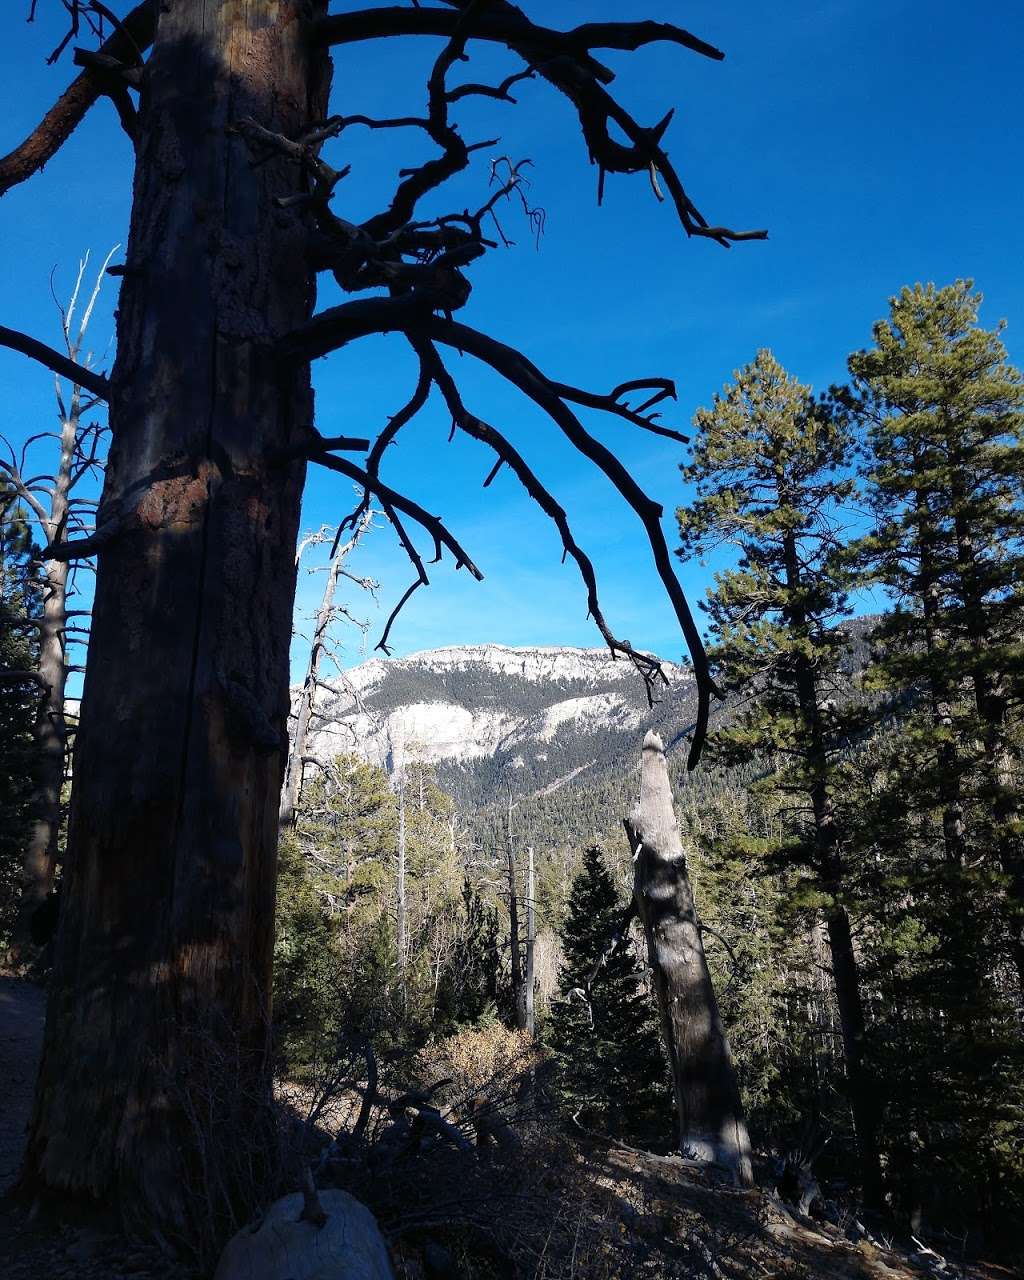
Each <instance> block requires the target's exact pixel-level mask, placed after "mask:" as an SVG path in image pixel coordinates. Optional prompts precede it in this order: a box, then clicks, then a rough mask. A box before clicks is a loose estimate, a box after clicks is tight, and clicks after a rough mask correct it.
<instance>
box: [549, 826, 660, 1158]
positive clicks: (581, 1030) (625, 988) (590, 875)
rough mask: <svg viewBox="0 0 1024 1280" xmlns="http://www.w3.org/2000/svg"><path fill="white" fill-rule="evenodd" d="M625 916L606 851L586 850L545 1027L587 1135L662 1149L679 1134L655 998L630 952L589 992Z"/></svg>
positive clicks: (619, 953)
mask: <svg viewBox="0 0 1024 1280" xmlns="http://www.w3.org/2000/svg"><path fill="white" fill-rule="evenodd" d="M621 917H622V904H621V903H620V901H619V898H618V895H617V894H616V892H615V885H614V883H613V881H612V878H611V876H610V875H609V873H608V869H607V867H606V866H605V863H604V859H603V857H602V854H601V850H600V849H599V848H597V847H596V846H594V847H592V848H590V849H588V850H587V852H586V855H585V857H584V860H583V867H582V869H581V870H580V873H579V875H577V877H576V879H575V880H574V881H573V886H572V891H571V893H570V895H569V905H568V911H567V913H566V917H565V921H564V923H563V925H562V931H561V941H562V950H563V953H564V963H563V967H562V970H561V973H560V975H559V988H560V997H559V999H558V1000H557V1001H556V1003H555V1004H554V1007H553V1009H552V1012H551V1018H550V1022H549V1024H548V1028H547V1037H548V1044H549V1046H550V1048H551V1051H552V1054H553V1057H554V1060H555V1063H556V1068H557V1076H556V1089H557V1092H558V1096H559V1099H560V1102H561V1104H562V1106H563V1107H564V1109H565V1110H566V1112H568V1113H569V1114H570V1115H573V1116H577V1117H578V1119H579V1122H580V1123H581V1124H583V1125H585V1126H587V1127H588V1128H596V1129H601V1130H602V1131H604V1132H606V1133H610V1134H613V1135H615V1136H624V1137H632V1138H634V1139H636V1140H641V1141H645V1142H651V1143H661V1142H664V1141H665V1140H666V1139H667V1138H669V1137H670V1135H671V1133H672V1129H673V1118H672V1099H671V1091H670V1086H669V1079H668V1069H667V1065H666V1062H665V1055H664V1050H663V1048H662V1044H661V1037H660V1034H659V1031H658V1026H657V1021H656V1014H655V1006H654V1000H653V997H652V996H651V995H650V994H649V993H648V992H646V991H645V990H644V989H643V983H642V973H641V970H640V968H639V966H638V964H637V960H636V958H635V956H634V955H633V954H631V952H630V949H629V948H628V947H620V948H618V949H617V950H616V951H615V952H614V953H613V954H612V955H611V956H610V957H609V959H608V961H607V963H606V964H605V965H604V966H603V967H602V968H601V970H600V972H599V973H598V976H597V977H596V979H595V981H594V983H593V985H592V987H591V989H590V996H589V1001H588V1000H587V999H586V988H587V984H588V981H589V978H590V975H591V973H592V971H593V970H594V968H595V966H596V964H597V962H598V959H599V958H600V956H601V954H602V952H603V951H604V949H605V947H606V945H607V944H608V943H609V941H610V940H611V938H612V937H613V935H614V933H615V930H616V928H617V927H618V924H619V922H620V920H621Z"/></svg>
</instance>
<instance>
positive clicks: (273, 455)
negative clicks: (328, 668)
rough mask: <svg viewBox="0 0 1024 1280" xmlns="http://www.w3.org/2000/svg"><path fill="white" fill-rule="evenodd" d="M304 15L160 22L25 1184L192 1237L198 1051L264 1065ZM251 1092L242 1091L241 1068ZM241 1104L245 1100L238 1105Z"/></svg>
mask: <svg viewBox="0 0 1024 1280" xmlns="http://www.w3.org/2000/svg"><path fill="white" fill-rule="evenodd" d="M322 8H323V6H322V5H319V4H313V5H310V4H308V3H307V2H306V0H248V3H247V4H246V5H244V6H240V5H236V4H226V3H221V4H211V3H209V0H175V2H174V3H173V4H164V5H162V6H158V9H159V19H158V26H157V31H156V38H155V42H154V47H153V53H152V57H151V59H150V61H149V63H148V64H147V67H146V71H145V77H144V83H143V90H142V100H141V111H140V116H139V122H138V130H137V134H138V136H137V139H136V142H137V169H136V177H135V190H134V202H133V210H132V220H131V232H130V241H129V248H128V254H127V264H126V266H125V268H124V276H123V286H122V291H121V300H120V308H119V315H118V345H117V360H116V363H115V367H114V371H113V376H112V380H111V399H110V422H111V428H112V431H113V440H114V443H113V447H112V450H111V455H110V460H109V464H108V471H107V477H106V484H105V487H104V494H103V501H102V505H101V508H100V512H99V515H98V518H97V526H98V535H97V539H96V541H97V542H99V543H100V551H99V563H98V574H97V584H96V598H95V606H94V613H93V624H92V644H91V647H90V657H89V663H88V670H87V674H86V680H85V690H84V697H83V705H82V722H81V730H80V733H79V734H78V740H77V744H76V755H75V777H76V785H75V792H74V798H73V803H72V814H71V826H70V837H69V845H68V858H67V866H66V869H65V874H66V877H67V879H68V881H69V892H67V893H66V895H65V908H64V918H63V921H62V925H61V929H60V933H59V935H58V945H57V955H56V969H55V975H54V982H53V987H52V989H51V994H50V1002H49V1010H48V1015H47V1026H46V1035H45V1042H44V1050H43V1061H42V1066H41V1070H40V1075H39V1081H38V1085H37V1091H36V1099H35V1108H34V1114H33V1118H32V1123H31V1132H30V1138H29V1146H28V1153H27V1158H26V1165H25V1168H24V1173H23V1183H24V1185H25V1186H26V1187H27V1188H30V1189H33V1190H37V1191H46V1190H55V1191H64V1192H70V1193H75V1194H77V1195H80V1196H85V1197H91V1198H97V1199H106V1198H109V1197H116V1196H118V1195H120V1201H121V1206H122V1209H123V1210H124V1211H125V1212H126V1214H127V1216H128V1217H129V1219H131V1218H132V1217H134V1215H135V1213H136V1212H141V1213H142V1214H143V1215H144V1218H145V1220H146V1221H147V1222H149V1223H152V1222H154V1221H155V1222H158V1223H160V1224H162V1225H163V1228H164V1233H165V1235H167V1234H168V1233H170V1236H171V1237H173V1236H174V1235H176V1234H177V1233H179V1232H181V1231H188V1230H189V1225H188V1224H189V1207H188V1202H187V1193H186V1184H187V1181H188V1179H187V1177H186V1176H185V1174H186V1170H184V1169H183V1167H182V1162H187V1160H188V1142H187V1136H188V1135H187V1129H186V1127H185V1125H184V1122H183V1119H182V1099H183V1098H184V1097H185V1096H186V1095H187V1094H188V1093H189V1091H190V1090H192V1089H193V1088H196V1089H201V1088H202V1081H200V1080H195V1079H194V1078H193V1076H194V1074H195V1072H196V1070H197V1065H196V1060H195V1057H194V1056H193V1055H190V1054H189V1053H188V1052H187V1046H188V1045H190V1044H193V1043H194V1040H193V1038H192V1034H191V1033H194V1032H195V1030H196V1029H197V1028H199V1029H201V1030H202V1032H203V1034H204V1035H206V1036H208V1037H211V1038H212V1039H213V1040H214V1041H215V1042H217V1041H219V1042H220V1043H221V1044H223V1045H224V1047H225V1048H226V1049H230V1050H231V1051H232V1052H233V1053H234V1054H235V1055H236V1057H237V1058H238V1060H239V1061H240V1062H242V1063H243V1064H245V1066H246V1068H247V1069H248V1071H249V1073H251V1075H252V1077H253V1081H254V1082H255V1083H256V1084H257V1085H258V1084H259V1081H260V1079H261V1076H262V1072H263V1069H264V1064H265V1060H266V1047H267V1035H268V1016H269V994H270V976H271V954H272V941H273V919H274V887H275V874H276V845H277V819H278V800H279V795H280V787H281V777H282V772H283V765H284V752H285V748H286V743H285V722H286V716H287V712H288V646H289V640H290V636H291V609H292V600H293V595H294V584H295V568H294V547H295V540H296V534H297V530H298V521H299V499H300V493H301V484H302V480H303V474H304V467H303V465H302V463H301V462H298V461H287V462H284V461H282V460H281V459H282V455H281V451H282V450H285V449H287V448H288V447H289V446H290V445H292V444H293V443H294V441H295V440H296V439H297V438H298V437H299V436H300V434H301V433H302V432H304V431H306V430H307V429H308V426H309V423H310V422H311V420H312V418H311V415H312V402H311V394H310V382H309V371H308V367H307V366H306V365H304V364H295V365H292V366H290V367H288V366H282V365H281V364H279V363H278V361H276V360H275V359H274V358H273V357H272V354H269V346H270V344H271V343H273V341H274V340H275V339H276V338H277V337H278V336H280V335H281V334H283V333H285V332H287V331H288V330H290V329H292V328H294V326H295V325H296V324H301V323H302V322H303V321H304V320H305V319H306V318H307V317H308V316H309V314H310V311H311V308H312V304H313V300H314V277H313V274H312V272H311V270H310V266H309V261H308V256H307V252H306V250H307V233H306V230H305V229H304V227H303V224H302V220H301V215H300V213H299V212H294V213H293V212H291V211H289V210H286V209H282V208H281V207H279V206H277V205H275V203H274V201H275V198H276V197H279V196H281V195H282V194H283V193H288V192H295V193H298V192H300V191H301V190H302V189H303V185H304V184H303V180H302V178H301V176H300V174H299V173H298V172H297V171H296V169H295V167H294V166H290V165H288V164H287V163H284V162H281V161H280V160H279V159H277V158H276V157H271V158H269V159H268V160H267V162H266V163H264V164H262V165H259V166H254V165H253V164H252V160H251V157H250V155H249V154H248V152H247V149H246V144H245V142H244V140H243V139H242V138H240V137H238V136H236V135H234V134H233V132H232V126H233V125H234V124H236V123H237V122H239V121H241V120H243V119H246V118H253V119H255V120H257V121H259V122H261V123H263V124H264V125H266V126H267V127H268V128H271V129H274V130H275V131H279V132H281V133H284V134H287V135H289V136H295V135H297V134H298V133H299V132H300V131H301V130H302V129H303V128H305V127H306V125H307V123H308V121H309V120H310V119H311V118H314V119H315V118H321V117H322V116H323V114H324V96H325V93H326V88H327V78H328V66H329V64H328V62H327V60H326V58H324V57H322V56H320V55H318V54H313V53H312V52H311V51H310V47H309V45H308V42H307V40H306V35H307V33H308V19H309V15H310V12H311V10H318V9H322ZM240 1074H241V1075H244V1074H246V1071H245V1070H243V1071H242V1072H241V1073H240ZM237 1084H238V1087H239V1088H242V1087H243V1086H244V1084H245V1081H244V1080H243V1079H239V1080H238V1081H237Z"/></svg>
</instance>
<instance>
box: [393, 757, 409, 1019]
mask: <svg viewBox="0 0 1024 1280" xmlns="http://www.w3.org/2000/svg"><path fill="white" fill-rule="evenodd" d="M405 834H406V833H405V759H404V757H403V759H402V763H401V765H400V766H399V770H398V872H397V885H396V890H397V896H398V911H397V925H396V934H397V938H396V942H397V947H398V984H399V988H400V990H401V994H402V1007H403V1009H407V1008H408V1003H409V995H408V990H407V988H406V974H405V970H406V954H407V948H406V931H407V927H408V926H407V923H406V900H405Z"/></svg>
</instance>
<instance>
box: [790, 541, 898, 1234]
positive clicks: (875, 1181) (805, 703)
mask: <svg viewBox="0 0 1024 1280" xmlns="http://www.w3.org/2000/svg"><path fill="white" fill-rule="evenodd" d="M784 558H785V565H786V586H787V588H788V590H789V592H790V597H791V599H799V591H800V587H801V576H800V562H799V557H798V554H797V546H796V538H795V536H794V535H793V534H792V533H790V534H787V535H786V537H785V539H784ZM786 616H787V621H788V622H789V623H790V625H791V626H792V627H793V628H794V631H795V632H796V633H797V634H800V633H801V632H803V631H804V630H805V628H806V626H807V617H806V613H805V612H804V610H803V609H802V608H801V607H799V606H792V607H790V608H789V609H787V611H786ZM794 665H795V670H794V677H795V685H796V696H797V702H798V705H799V707H800V717H801V719H802V721H803V738H804V744H803V750H804V758H805V761H806V766H807V771H808V775H809V777H810V801H811V812H812V814H813V821H814V854H815V861H816V864H817V867H818V873H819V875H820V877H821V881H822V886H823V888H824V889H825V892H826V893H827V894H828V895H829V897H830V898H831V899H832V904H831V906H829V907H828V908H827V909H826V913H825V924H826V927H827V929H828V943H829V951H830V954H831V959H832V976H833V980H834V982H835V989H836V1004H837V1005H838V1008H839V1025H840V1030H841V1032H842V1037H843V1053H844V1057H845V1060H846V1078H847V1081H848V1084H849V1092H850V1110H851V1112H852V1114H853V1126H854V1131H855V1137H856V1141H857V1155H858V1163H859V1165H860V1175H861V1190H862V1193H863V1196H864V1203H865V1204H866V1205H867V1207H868V1208H869V1209H872V1210H874V1211H876V1212H877V1211H878V1210H880V1209H881V1208H882V1165H881V1159H880V1156H879V1150H878V1107H877V1104H876V1101H875V1097H874V1094H873V1091H872V1088H871V1082H870V1080H869V1078H868V1073H867V1069H866V1063H865V1060H864V1058H865V1053H864V1050H865V1035H866V1030H867V1027H866V1021H865V1017H864V1004H863V1001H862V999H861V983H860V972H859V966H858V964H857V957H856V954H855V953H854V949H853V938H852V934H851V931H850V917H849V915H848V914H847V911H846V908H845V907H844V906H843V905H842V903H841V902H840V901H839V895H840V894H841V892H842V888H843V880H844V876H845V869H844V867H843V859H842V855H841V848H840V834H839V828H838V826H837V824H836V819H835V812H834V809H833V805H832V797H831V795H830V792H829V758H828V749H827V746H826V740H825V729H824V726H823V725H822V719H821V706H820V700H819V697H818V678H817V675H816V673H815V670H814V668H813V667H812V665H811V663H810V661H809V660H808V659H807V658H806V657H804V656H802V655H798V656H797V658H796V660H795V664H794Z"/></svg>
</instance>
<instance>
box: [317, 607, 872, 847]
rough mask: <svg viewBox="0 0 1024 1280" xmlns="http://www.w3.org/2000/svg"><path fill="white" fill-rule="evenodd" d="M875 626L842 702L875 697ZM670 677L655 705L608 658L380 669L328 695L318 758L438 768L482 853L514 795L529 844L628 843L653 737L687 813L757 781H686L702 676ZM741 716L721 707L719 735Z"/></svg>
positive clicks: (572, 655) (470, 654)
mask: <svg viewBox="0 0 1024 1280" xmlns="http://www.w3.org/2000/svg"><path fill="white" fill-rule="evenodd" d="M876 622H877V619H876V618H873V617H861V618H856V619H850V620H848V621H846V622H844V623H843V624H842V625H843V630H844V631H846V633H847V634H848V636H849V637H850V639H851V642H852V643H851V647H850V650H849V652H848V655H847V657H846V659H845V661H844V664H843V666H844V677H845V679H844V687H841V688H840V689H838V690H837V691H836V694H837V696H839V697H846V696H857V697H861V696H863V694H862V693H854V692H853V690H854V686H855V681H854V674H855V672H857V671H859V670H860V669H862V668H863V666H864V664H865V661H866V658H867V636H868V633H869V632H870V630H871V628H872V627H873V626H874V624H875V623H876ZM664 670H665V675H666V677H667V680H668V683H667V685H665V686H664V687H662V688H660V689H658V690H657V692H656V700H655V703H654V705H653V706H649V705H648V701H647V694H646V689H645V686H644V682H643V680H642V679H641V677H640V676H639V674H638V673H637V672H636V670H635V669H634V668H633V667H632V666H631V665H630V664H629V663H628V662H626V661H624V660H623V659H621V658H620V659H619V660H617V661H616V660H613V659H612V658H611V656H610V654H609V653H608V651H607V650H606V649H570V648H557V647H542V646H541V647H533V648H511V647H509V646H507V645H499V644H481V645H461V646H455V647H451V648H446V649H433V650H429V651H427V652H424V653H415V654H411V655H410V656H409V657H406V658H398V659H374V660H372V661H370V662H365V663H363V664H362V665H361V666H358V667H355V668H353V669H352V670H350V671H348V672H346V673H345V676H344V677H343V678H339V679H336V680H334V681H331V682H330V683H329V684H328V685H327V686H325V687H324V688H323V689H321V690H320V691H319V693H318V698H317V706H316V710H317V718H316V721H315V723H316V726H317V727H316V730H315V732H314V734H313V736H312V738H311V742H310V744H309V745H310V754H312V755H315V756H316V757H317V758H318V759H320V760H328V759H330V758H331V757H333V756H336V755H338V754H339V753H341V752H353V753H355V754H357V755H359V756H361V757H363V758H364V759H367V760H370V761H372V762H373V763H375V764H380V765H384V766H385V767H386V768H388V769H389V770H393V769H394V768H395V766H396V764H398V763H400V762H402V761H403V760H404V761H406V762H411V761H427V762H429V763H430V764H432V765H433V766H434V769H435V772H436V773H437V777H438V782H439V783H440V784H441V786H442V787H443V788H444V789H445V790H446V791H447V792H448V793H449V794H450V795H451V796H453V797H454V799H455V801H456V804H457V806H458V808H459V810H460V811H461V812H462V814H463V815H465V818H466V820H467V823H468V826H469V828H470V830H471V833H472V836H473V838H474V839H475V840H476V841H477V842H478V843H480V844H481V845H490V844H495V843H496V841H497V839H498V838H497V837H496V836H495V835H494V833H495V832H496V831H499V830H500V829H502V827H503V825H504V820H505V818H504V814H505V809H506V806H507V795H508V789H509V788H511V791H512V796H513V800H514V804H515V808H516V819H515V826H516V832H517V838H518V839H519V840H520V841H521V842H522V843H523V844H527V843H533V844H535V845H537V847H538V848H539V849H543V848H546V849H548V850H553V849H556V848H565V847H568V846H570V845H572V846H573V847H575V848H577V849H579V848H582V847H584V845H585V843H586V842H588V841H590V840H594V839H605V840H609V839H612V840H615V841H619V840H620V838H621V819H622V816H623V815H624V814H625V812H626V811H627V810H628V809H629V808H630V807H631V805H632V803H633V801H634V799H635V796H634V788H635V779H636V776H637V771H638V768H639V761H640V744H641V742H642V741H643V736H644V734H645V732H646V731H647V730H648V729H655V730H656V731H657V732H658V733H659V734H660V735H661V738H662V741H663V742H664V743H665V746H666V752H667V754H668V757H669V769H670V771H671V774H672V781H673V787H674V790H675V793H676V798H677V800H678V801H679V802H680V803H681V804H689V805H691V806H695V807H697V808H698V809H699V808H700V806H701V805H702V803H704V802H705V800H706V798H707V797H709V796H711V795H712V794H714V793H716V792H718V791H719V790H721V789H723V788H725V789H733V788H736V787H743V786H745V785H746V784H747V783H748V782H749V781H750V780H751V778H752V777H754V776H756V774H757V772H758V770H757V768H756V767H755V766H750V767H749V768H748V769H746V770H743V771H741V772H737V771H733V770H728V771H726V770H723V769H719V768H715V767H714V766H712V765H710V764H702V765H701V767H700V768H699V769H698V770H697V771H696V772H695V773H688V772H687V770H686V757H687V753H688V746H689V736H690V733H691V732H692V728H693V721H694V715H695V713H696V689H695V684H694V678H693V673H692V671H691V670H690V669H689V668H688V667H683V666H675V665H672V664H665V667H664ZM846 681H848V683H846ZM732 709H733V708H732V705H731V704H730V703H729V702H726V703H725V704H724V705H723V704H714V705H713V707H712V726H714V724H715V723H721V721H722V720H725V719H728V718H729V716H730V714H731V713H732ZM489 833H490V834H489ZM492 837H493V838H492Z"/></svg>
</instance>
